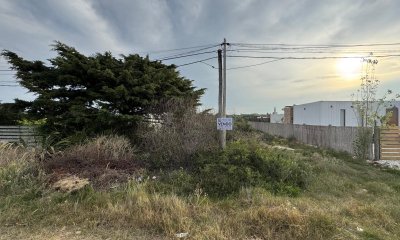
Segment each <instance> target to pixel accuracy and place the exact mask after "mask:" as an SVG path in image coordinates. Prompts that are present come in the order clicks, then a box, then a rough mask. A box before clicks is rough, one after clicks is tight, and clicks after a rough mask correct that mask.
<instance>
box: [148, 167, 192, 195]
mask: <svg viewBox="0 0 400 240" xmlns="http://www.w3.org/2000/svg"><path fill="white" fill-rule="evenodd" d="M149 178H150V177H149ZM196 186H197V183H196V179H195V178H194V177H193V175H192V174H191V173H190V172H188V171H186V170H184V169H182V168H181V169H179V170H173V171H170V172H161V173H160V174H159V175H158V176H157V177H156V179H155V181H148V184H147V187H148V188H149V189H150V190H152V191H155V192H162V193H175V194H177V195H189V194H191V193H193V192H194V190H195V189H196Z"/></svg>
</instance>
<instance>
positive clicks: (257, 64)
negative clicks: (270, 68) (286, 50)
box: [226, 59, 282, 70]
mask: <svg viewBox="0 0 400 240" xmlns="http://www.w3.org/2000/svg"><path fill="white" fill-rule="evenodd" d="M281 60H282V59H274V60H271V61H267V62H262V63H256V64H251V65H246V66H240V67H232V68H227V69H226V70H233V69H240V68H248V67H255V66H259V65H264V64H267V63H272V62H277V61H281Z"/></svg>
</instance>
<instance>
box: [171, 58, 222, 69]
mask: <svg viewBox="0 0 400 240" xmlns="http://www.w3.org/2000/svg"><path fill="white" fill-rule="evenodd" d="M215 58H217V57H210V58H206V59H202V60H199V61H194V62H190V63H185V64H181V65H178V66H176V67H177V68H178V67H183V66H187V65H192V64H195V63H200V62H204V61H207V60H211V59H215Z"/></svg>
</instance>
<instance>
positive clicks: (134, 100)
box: [2, 42, 204, 136]
mask: <svg viewBox="0 0 400 240" xmlns="http://www.w3.org/2000/svg"><path fill="white" fill-rule="evenodd" d="M52 46H53V49H52V50H53V51H55V52H56V53H57V56H56V57H55V58H52V59H49V62H50V64H49V65H46V64H45V63H44V62H42V61H28V60H25V59H23V58H22V57H20V56H18V55H17V54H16V53H14V52H11V51H8V50H4V51H3V52H2V55H3V56H4V57H5V58H6V59H7V60H8V62H9V63H10V64H11V65H12V69H14V70H16V71H17V73H16V77H17V78H18V79H19V82H20V84H21V85H22V86H24V87H25V88H27V89H29V91H30V92H33V93H34V94H35V95H36V96H37V98H36V99H35V100H33V101H31V102H27V101H21V100H17V101H18V104H19V105H23V106H24V107H25V109H26V111H27V113H28V115H29V116H30V117H31V118H32V119H43V118H45V119H46V123H45V125H44V129H45V130H46V132H58V133H60V134H61V135H62V136H68V135H71V134H73V133H74V132H76V131H84V132H85V133H87V134H93V133H99V132H104V131H107V130H112V131H114V132H127V131H128V130H133V129H134V128H135V126H136V125H137V123H138V122H139V121H140V120H142V119H143V118H144V117H145V116H148V115H149V114H151V113H152V112H151V109H152V107H153V106H154V105H156V104H158V103H159V102H160V101H164V100H166V99H172V98H190V99H191V100H194V101H193V102H194V103H198V101H199V98H200V96H201V95H202V94H203V93H204V89H196V88H195V87H194V86H193V85H192V81H191V80H188V79H186V78H184V77H181V76H180V75H179V72H178V71H177V70H176V67H175V66H174V65H169V66H168V65H164V64H162V63H161V62H159V61H150V60H149V58H148V57H145V58H143V57H141V56H139V55H137V54H131V55H127V56H125V55H122V56H121V57H120V58H116V57H114V56H113V55H112V54H111V53H110V52H105V53H97V54H95V55H92V56H85V55H83V54H81V53H79V52H78V51H77V50H76V49H75V48H73V47H70V46H67V45H65V44H63V43H61V42H55V44H54V45H52Z"/></svg>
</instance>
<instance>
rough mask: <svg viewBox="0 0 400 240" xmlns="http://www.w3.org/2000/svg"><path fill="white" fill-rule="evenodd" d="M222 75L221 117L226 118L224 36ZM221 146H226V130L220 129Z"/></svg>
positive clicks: (223, 147)
mask: <svg viewBox="0 0 400 240" xmlns="http://www.w3.org/2000/svg"><path fill="white" fill-rule="evenodd" d="M223 60H224V63H223V72H222V74H223V77H222V114H221V117H222V118H226V38H224V43H223ZM220 134H221V147H222V149H225V147H226V130H221V133H220Z"/></svg>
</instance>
